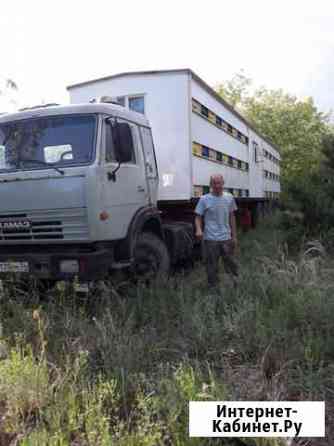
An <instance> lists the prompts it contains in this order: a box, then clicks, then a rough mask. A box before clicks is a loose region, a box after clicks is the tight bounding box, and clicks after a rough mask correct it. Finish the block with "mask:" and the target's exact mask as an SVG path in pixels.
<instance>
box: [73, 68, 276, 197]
mask: <svg viewBox="0 0 334 446" xmlns="http://www.w3.org/2000/svg"><path fill="white" fill-rule="evenodd" d="M68 91H69V94H70V102H71V103H87V102H90V101H92V100H94V99H95V98H99V97H102V96H110V97H112V98H113V99H114V100H115V101H117V102H118V103H120V104H121V105H124V106H125V107H126V108H129V109H132V110H135V111H137V112H140V113H143V114H145V115H146V117H147V118H148V120H149V122H150V124H151V128H152V133H153V140H154V144H155V151H156V157H157V164H158V170H159V179H160V181H159V190H158V200H159V201H162V202H167V201H184V200H186V201H188V200H190V199H191V198H194V197H198V196H200V195H202V194H203V193H207V192H208V191H209V178H210V175H212V174H214V173H222V174H223V175H224V178H225V188H226V189H227V190H229V191H230V192H231V193H232V194H233V195H234V196H235V197H237V198H238V201H241V200H240V199H241V198H244V199H247V198H248V200H242V201H250V200H249V199H251V200H252V201H263V200H266V199H276V198H278V196H279V193H280V167H279V165H280V153H279V149H278V148H277V147H275V146H274V145H273V144H272V143H271V142H270V141H269V140H268V139H267V138H265V137H264V136H262V135H261V134H260V133H259V132H258V131H257V130H256V129H255V128H254V127H253V126H252V125H251V124H250V123H249V122H247V121H246V119H245V118H243V117H242V116H241V115H240V114H239V113H238V112H237V111H236V110H235V109H233V108H232V107H231V106H230V105H229V104H228V103H227V102H226V101H224V100H223V99H222V98H221V97H220V96H219V95H218V94H217V93H216V92H215V91H214V90H213V89H212V88H211V87H210V86H209V85H208V84H206V83H205V82H204V81H203V80H202V79H201V78H200V77H199V76H197V75H196V74H195V73H194V72H193V71H191V70H189V69H184V70H166V71H142V72H130V73H121V74H116V75H113V76H108V77H104V78H101V79H96V80H92V81H88V82H82V83H79V84H75V85H71V86H69V87H68Z"/></svg>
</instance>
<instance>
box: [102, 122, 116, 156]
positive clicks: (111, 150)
mask: <svg viewBox="0 0 334 446" xmlns="http://www.w3.org/2000/svg"><path fill="white" fill-rule="evenodd" d="M105 132H106V133H105V135H106V162H107V163H116V162H117V160H116V154H115V146H114V141H113V138H112V127H111V125H109V124H105Z"/></svg>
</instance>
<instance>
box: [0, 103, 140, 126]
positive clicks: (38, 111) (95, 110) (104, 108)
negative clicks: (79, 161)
mask: <svg viewBox="0 0 334 446" xmlns="http://www.w3.org/2000/svg"><path fill="white" fill-rule="evenodd" d="M82 114H106V115H111V116H117V117H119V118H123V119H127V120H128V121H132V122H134V123H136V124H139V125H143V126H146V127H149V122H148V120H147V119H146V118H145V117H144V116H143V115H142V114H141V113H137V112H134V111H131V110H128V109H126V108H124V107H122V106H121V105H116V104H110V103H98V104H96V103H94V104H72V105H52V106H44V107H43V106H41V107H40V108H32V109H28V110H24V111H19V112H16V113H6V114H4V115H1V116H0V124H2V123H6V122H12V121H20V120H23V119H30V118H37V117H47V116H59V115H82Z"/></svg>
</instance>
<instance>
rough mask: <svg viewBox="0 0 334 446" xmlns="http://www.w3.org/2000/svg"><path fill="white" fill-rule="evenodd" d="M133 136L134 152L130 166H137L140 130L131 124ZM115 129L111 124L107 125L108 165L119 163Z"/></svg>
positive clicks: (106, 150) (106, 149)
mask: <svg viewBox="0 0 334 446" xmlns="http://www.w3.org/2000/svg"><path fill="white" fill-rule="evenodd" d="M129 126H130V129H131V134H132V141H133V149H134V150H133V152H132V159H131V161H130V162H129V164H136V163H137V157H136V153H137V151H138V130H137V128H136V126H134V125H133V124H129ZM113 131H114V130H113V127H112V126H111V125H109V124H106V125H105V138H106V139H105V147H106V148H105V161H106V163H117V157H116V150H115V143H114V140H113V134H112V132H113Z"/></svg>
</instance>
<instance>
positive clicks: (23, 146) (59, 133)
mask: <svg viewBox="0 0 334 446" xmlns="http://www.w3.org/2000/svg"><path fill="white" fill-rule="evenodd" d="M95 130H96V117H95V116H94V115H68V116H53V117H45V118H44V117H41V118H33V119H27V120H22V121H15V122H6V123H3V124H0V172H4V171H13V170H24V169H29V170H30V169H46V168H48V167H50V168H52V167H54V166H59V167H61V168H63V167H67V166H73V165H78V164H88V163H90V162H92V160H93V155H94V141H95Z"/></svg>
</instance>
